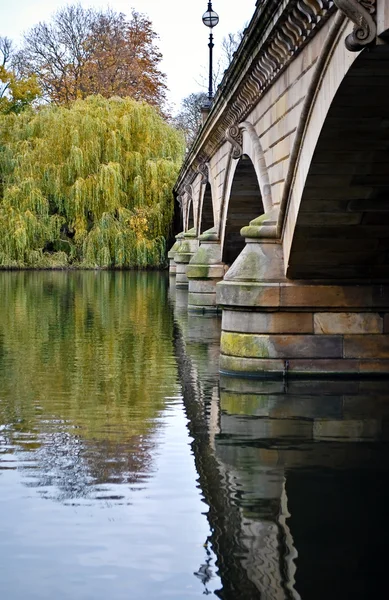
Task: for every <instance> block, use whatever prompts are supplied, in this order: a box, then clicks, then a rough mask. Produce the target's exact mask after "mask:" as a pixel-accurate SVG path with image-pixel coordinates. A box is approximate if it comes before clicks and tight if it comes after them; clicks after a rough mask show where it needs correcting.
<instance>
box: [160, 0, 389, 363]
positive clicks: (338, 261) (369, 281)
mask: <svg viewBox="0 0 389 600" xmlns="http://www.w3.org/2000/svg"><path fill="white" fill-rule="evenodd" d="M388 34H389V6H388V3H387V2H386V1H385V0H334V1H332V0H283V1H282V2H280V1H279V0H263V1H261V2H260V1H258V2H257V7H256V10H255V13H254V16H253V18H252V21H251V23H250V24H249V26H248V28H247V30H246V33H245V36H244V39H243V41H242V43H241V45H240V47H239V49H238V51H237V53H236V54H235V57H234V59H233V61H232V64H231V66H230V68H229V70H228V71H227V73H226V75H225V77H224V79H223V82H222V85H221V86H220V88H219V90H218V92H217V95H216V97H215V101H214V104H213V107H212V109H211V111H210V113H209V114H208V116H207V118H206V120H205V123H204V125H203V128H202V130H201V131H200V133H199V135H198V137H197V139H196V141H195V143H194V145H193V147H192V148H191V150H190V152H189V154H188V155H187V158H186V161H185V164H184V166H183V168H182V170H181V173H180V175H179V178H178V181H177V183H176V193H177V195H178V197H179V200H180V202H181V205H182V209H183V224H184V227H183V229H184V231H183V233H182V234H179V235H178V236H177V242H176V244H175V245H174V247H173V249H172V250H171V252H170V257H171V259H172V271H176V283H177V286H185V285H186V286H188V285H189V308H190V309H191V310H200V311H205V310H214V309H215V307H216V305H218V306H220V307H221V308H222V311H223V322H222V337H221V349H222V356H221V370H222V371H224V372H228V373H246V374H250V373H251V374H253V373H254V374H256V375H258V374H261V373H262V374H263V373H267V374H269V373H270V374H274V375H280V374H284V373H285V372H289V373H290V374H299V375H307V374H308V375H309V374H312V373H316V374H317V373H327V374H328V373H338V372H342V373H349V374H355V373H360V374H369V373H370V374H372V373H375V374H376V373H383V372H384V373H387V372H388V370H389V202H388V194H389V170H388V166H389V160H388V151H389V102H388V100H387V99H388V97H389V77H388V73H389V45H388V44H387V43H386V40H387V39H388ZM188 282H189V283H188ZM217 282H220V283H219V284H218V285H216V283H217Z"/></svg>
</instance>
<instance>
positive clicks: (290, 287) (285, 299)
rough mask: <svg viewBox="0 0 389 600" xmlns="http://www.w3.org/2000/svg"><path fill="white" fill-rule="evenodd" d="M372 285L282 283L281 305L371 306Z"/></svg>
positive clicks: (311, 306) (338, 307)
mask: <svg viewBox="0 0 389 600" xmlns="http://www.w3.org/2000/svg"><path fill="white" fill-rule="evenodd" d="M373 294H374V289H373V287H372V286H369V285H367V286H358V285H349V286H347V285H320V284H317V285H312V284H311V285H305V284H281V288H280V297H281V300H280V305H281V306H284V307H288V308H292V307H301V308H305V307H307V308H308V307H309V308H315V307H320V308H321V307H323V308H324V307H334V308H335V307H336V308H337V309H342V308H351V307H353V308H370V307H371V306H373Z"/></svg>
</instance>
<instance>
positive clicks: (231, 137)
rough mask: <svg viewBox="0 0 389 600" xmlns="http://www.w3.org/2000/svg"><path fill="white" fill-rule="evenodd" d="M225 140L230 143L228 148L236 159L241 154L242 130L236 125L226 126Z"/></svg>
mask: <svg viewBox="0 0 389 600" xmlns="http://www.w3.org/2000/svg"><path fill="white" fill-rule="evenodd" d="M226 140H227V141H228V142H230V144H231V150H230V155H231V157H232V158H234V159H235V160H238V159H239V158H240V157H241V156H242V154H243V150H242V144H243V138H242V132H241V130H240V127H239V126H238V125H231V127H228V129H227V130H226Z"/></svg>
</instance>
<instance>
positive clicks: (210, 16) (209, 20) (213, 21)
mask: <svg viewBox="0 0 389 600" xmlns="http://www.w3.org/2000/svg"><path fill="white" fill-rule="evenodd" d="M203 23H204V25H205V26H206V27H209V28H210V30H211V31H210V32H209V44H208V48H209V85H208V101H209V104H211V102H212V98H213V89H212V88H213V82H212V75H213V73H212V49H213V35H212V29H213V28H214V27H215V26H216V25H217V24H218V23H219V15H218V14H217V13H215V11H214V10H212V2H208V8H207V10H206V12H205V13H204V14H203Z"/></svg>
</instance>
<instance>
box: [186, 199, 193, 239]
mask: <svg viewBox="0 0 389 600" xmlns="http://www.w3.org/2000/svg"><path fill="white" fill-rule="evenodd" d="M193 227H194V211H193V200H192V198H190V199H189V202H188V209H187V215H186V228H185V231H189V229H193Z"/></svg>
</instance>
